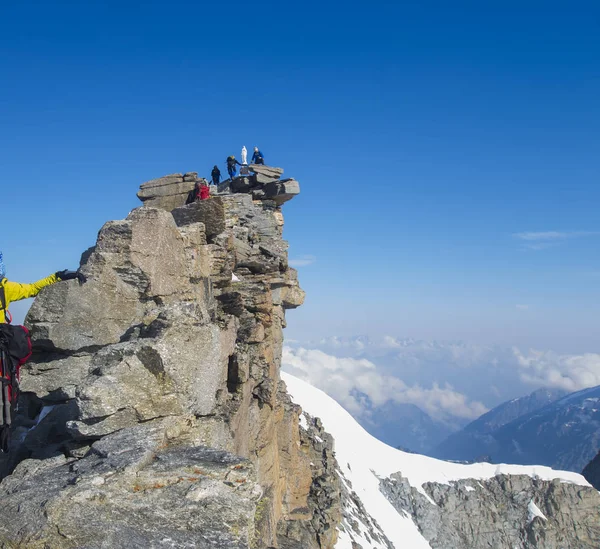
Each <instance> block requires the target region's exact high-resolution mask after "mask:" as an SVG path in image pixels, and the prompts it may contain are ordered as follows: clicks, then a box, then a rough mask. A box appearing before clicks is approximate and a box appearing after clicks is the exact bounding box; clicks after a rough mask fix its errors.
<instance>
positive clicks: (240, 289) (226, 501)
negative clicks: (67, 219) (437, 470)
mask: <svg viewBox="0 0 600 549" xmlns="http://www.w3.org/2000/svg"><path fill="white" fill-rule="evenodd" d="M192 179H194V174H193V173H192V174H186V175H185V176H182V175H180V174H176V175H173V176H167V177H165V178H161V179H159V180H153V181H151V182H148V183H146V184H144V185H143V186H142V187H143V188H142V190H141V195H142V197H143V199H144V206H143V207H141V208H138V209H136V210H134V211H132V212H131V213H130V215H129V216H128V217H127V218H126V219H124V220H120V221H111V222H108V223H106V224H105V225H104V227H103V228H102V229H101V231H100V233H99V235H98V241H97V243H96V245H95V246H94V247H92V248H90V249H89V250H87V251H86V252H84V253H83V254H82V261H81V269H82V271H83V272H84V273H85V274H86V275H87V277H88V282H87V283H86V284H84V285H81V286H80V285H79V284H78V283H77V282H75V281H70V282H61V283H58V284H55V285H53V286H50V287H48V288H46V289H44V290H43V291H42V292H41V293H40V295H39V296H38V298H37V299H36V301H35V302H34V304H33V306H32V308H31V310H30V312H29V314H28V316H27V319H26V322H27V324H28V325H29V326H30V328H31V333H32V338H33V342H34V351H35V352H34V357H33V359H32V360H31V362H30V363H29V364H28V365H27V367H25V368H24V369H23V379H22V388H23V392H22V394H21V398H20V402H19V412H18V414H17V416H16V418H15V423H14V436H13V441H12V445H11V451H10V453H9V454H4V455H0V473H1V475H2V476H3V477H4V479H3V481H2V482H1V483H0V497H2V498H3V512H2V513H0V548H2V547H9V546H10V547H11V549H14V548H15V547H31V548H35V547H39V548H40V549H41V548H45V547H48V548H50V547H51V548H55V547H56V548H59V549H60V548H63V547H64V548H65V549H66V548H67V547H68V548H69V549H71V548H81V549H83V548H95V547H98V548H104V547H111V548H112V547H157V548H158V547H174V548H179V547H200V548H204V547H206V548H208V547H215V548H216V547H222V548H225V547H227V548H238V547H239V548H242V547H243V548H248V549H250V548H252V549H267V548H271V547H276V546H279V547H288V546H290V547H291V545H290V544H291V543H293V541H292V538H289V539H288V536H287V534H288V533H290V535H292V533H294V534H293V535H294V536H300V538H299V539H301V540H302V543H305V547H306V548H312V547H314V548H316V547H318V539H319V537H321V538H323V539H325V538H328V539H333V538H332V537H331V533H332V532H335V526H336V524H335V516H336V515H335V512H329V511H327V510H325V509H320V508H319V502H320V501H323V502H324V501H325V500H324V499H322V498H321V499H319V498H317V499H311V497H312V496H311V486H313V481H315V478H313V470H312V469H311V457H309V456H308V455H307V454H306V453H305V449H304V448H302V447H301V443H300V437H301V435H300V430H299V427H298V413H299V410H298V408H297V407H295V406H294V405H292V404H291V402H290V400H289V397H288V396H287V395H286V394H285V392H284V391H281V390H279V388H280V387H279V369H280V365H281V351H282V345H283V333H282V330H283V328H284V327H285V309H286V308H290V307H291V306H297V305H299V304H300V303H301V301H302V299H303V297H304V294H303V292H302V291H301V290H300V288H299V285H298V281H297V277H296V273H295V271H293V270H291V269H290V268H289V266H288V261H287V249H288V245H287V243H286V242H285V241H283V240H282V228H283V217H282V214H281V210H280V209H279V208H278V207H277V205H276V204H275V203H274V202H273V201H260V202H255V201H253V200H252V196H251V195H250V194H249V193H230V192H229V193H224V194H223V195H220V196H216V197H213V198H211V199H210V200H206V201H201V202H197V203H194V204H191V205H189V206H185V207H177V208H174V209H173V208H171V205H172V204H176V203H177V202H179V203H178V204H176V205H177V206H181V205H182V202H181V201H182V200H184V194H183V193H181V192H180V191H181V190H182V185H186V184H190V185H191V184H193V182H192V181H191V180H192ZM184 180H185V181H184ZM171 192H174V193H179V194H169V193H171ZM171 200H172V201H173V202H170V201H171ZM155 201H156V202H155ZM152 203H156V204H157V205H158V207H157V208H154V207H150V206H149V204H152ZM167 209H168V210H169V211H165V210H167ZM171 209H173V212H172V213H171ZM314 459H316V457H315V458H314ZM330 459H331V462H330V463H329V464H328V467H329V468H330V469H331V468H332V467H334V465H333V464H332V463H333V457H332V456H330ZM314 473H315V474H316V470H315V471H314ZM314 486H317V485H314ZM310 501H313V504H310ZM311 505H312V506H311ZM313 517H321V518H320V519H319V521H320V524H321V526H318V525H317V526H315V527H312V526H311V527H307V528H305V527H304V526H306V525H308V524H309V523H311V521H312V518H313ZM326 517H329V518H326ZM282 521H286V523H287V526H286V528H279V524H280V523H281V522H282ZM295 521H299V522H298V525H297V527H296V525H295ZM22 523H23V524H22ZM300 523H301V524H300ZM325 528H328V529H329V533H327V534H325ZM299 532H302V534H299ZM292 537H293V536H292ZM6 540H10V545H7V543H8V542H7V541H6Z"/></svg>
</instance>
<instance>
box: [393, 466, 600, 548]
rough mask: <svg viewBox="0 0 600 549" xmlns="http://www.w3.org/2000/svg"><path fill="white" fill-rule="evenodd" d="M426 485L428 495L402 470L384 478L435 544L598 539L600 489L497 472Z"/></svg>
mask: <svg viewBox="0 0 600 549" xmlns="http://www.w3.org/2000/svg"><path fill="white" fill-rule="evenodd" d="M423 488H424V489H425V491H426V493H427V495H428V496H429V497H425V496H424V495H423V494H421V493H420V492H419V491H417V490H416V489H415V488H413V487H411V486H410V485H409V484H408V482H407V481H406V479H403V478H402V475H401V474H400V473H396V474H394V475H392V476H391V477H390V478H386V479H382V481H381V490H382V492H383V493H384V494H385V495H386V497H387V498H388V500H389V501H390V502H391V503H392V504H393V505H394V507H395V508H396V509H397V510H398V511H399V512H406V513H409V515H411V516H412V517H413V520H414V521H415V522H416V524H417V526H418V527H419V530H420V531H421V533H422V535H423V537H424V538H425V539H426V540H427V541H428V542H429V544H430V545H431V547H432V548H433V549H480V548H481V547H490V548H492V549H505V548H507V547H511V548H512V547H515V548H516V547H519V548H535V547H540V548H542V547H543V548H544V549H562V548H564V547H573V548H577V549H594V548H597V547H598V545H599V543H600V522H599V521H598V494H597V493H595V492H594V491H593V490H590V489H589V488H586V487H583V486H575V485H572V484H568V483H561V481H560V480H558V479H557V480H554V481H552V482H548V481H542V480H538V479H535V478H532V477H530V476H527V475H510V476H509V475H499V476H496V477H494V478H491V479H487V480H460V481H456V482H453V483H450V484H438V483H426V484H425V485H424V486H423ZM564 509H570V510H571V512H570V513H565V512H564ZM575 510H576V512H575Z"/></svg>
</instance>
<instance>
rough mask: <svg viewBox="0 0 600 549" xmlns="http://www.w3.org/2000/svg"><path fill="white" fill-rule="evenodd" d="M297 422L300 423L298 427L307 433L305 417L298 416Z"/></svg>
mask: <svg viewBox="0 0 600 549" xmlns="http://www.w3.org/2000/svg"><path fill="white" fill-rule="evenodd" d="M298 421H299V423H300V427H302V428H303V429H304V430H305V431H308V421H307V420H306V416H305V415H304V414H300V417H299V418H298Z"/></svg>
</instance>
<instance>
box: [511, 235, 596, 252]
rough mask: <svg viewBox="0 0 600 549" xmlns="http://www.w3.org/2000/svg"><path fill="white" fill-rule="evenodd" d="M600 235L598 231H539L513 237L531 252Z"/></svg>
mask: <svg viewBox="0 0 600 549" xmlns="http://www.w3.org/2000/svg"><path fill="white" fill-rule="evenodd" d="M599 234H600V232H598V231H539V232H522V233H515V234H513V237H515V238H517V239H519V240H522V241H524V242H525V247H526V248H529V249H530V250H543V249H545V248H549V247H551V246H555V245H556V244H558V243H559V242H561V241H564V240H568V239H573V238H582V237H586V236H597V235H599Z"/></svg>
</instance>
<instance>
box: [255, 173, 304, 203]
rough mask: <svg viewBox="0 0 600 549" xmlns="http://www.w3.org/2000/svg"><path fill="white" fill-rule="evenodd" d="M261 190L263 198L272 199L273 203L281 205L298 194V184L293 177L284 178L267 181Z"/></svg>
mask: <svg viewBox="0 0 600 549" xmlns="http://www.w3.org/2000/svg"><path fill="white" fill-rule="evenodd" d="M263 190H264V193H265V194H264V198H265V199H270V200H273V201H274V202H275V204H277V205H278V206H281V205H282V204H283V203H285V202H287V201H288V200H291V199H292V198H294V196H296V195H297V194H300V185H299V184H298V182H297V181H296V180H295V179H285V180H281V181H278V182H273V183H269V184H268V185H266V186H265V188H264V189H263Z"/></svg>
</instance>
